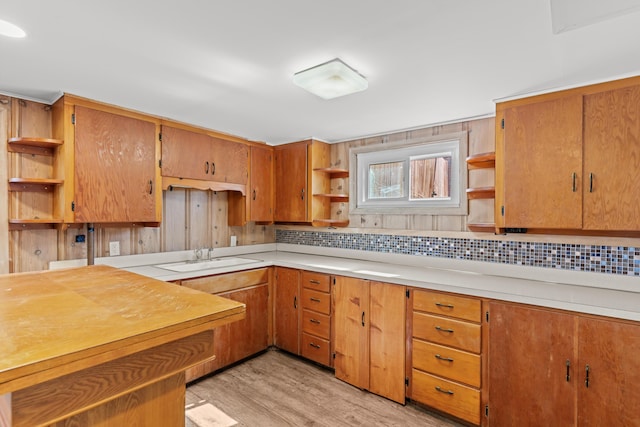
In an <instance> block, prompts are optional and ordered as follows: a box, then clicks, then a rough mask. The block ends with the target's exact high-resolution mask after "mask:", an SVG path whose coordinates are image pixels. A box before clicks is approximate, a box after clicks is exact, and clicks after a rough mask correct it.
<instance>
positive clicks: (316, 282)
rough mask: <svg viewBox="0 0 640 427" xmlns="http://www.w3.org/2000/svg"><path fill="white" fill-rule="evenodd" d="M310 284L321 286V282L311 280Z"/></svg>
mask: <svg viewBox="0 0 640 427" xmlns="http://www.w3.org/2000/svg"><path fill="white" fill-rule="evenodd" d="M309 283H313V284H314V285H319V284H320V281H319V280H309Z"/></svg>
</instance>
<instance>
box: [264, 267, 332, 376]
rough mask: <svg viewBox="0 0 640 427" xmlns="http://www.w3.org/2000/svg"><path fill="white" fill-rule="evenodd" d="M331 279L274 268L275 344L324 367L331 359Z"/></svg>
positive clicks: (283, 268)
mask: <svg viewBox="0 0 640 427" xmlns="http://www.w3.org/2000/svg"><path fill="white" fill-rule="evenodd" d="M331 279H332V276H330V275H328V274H323V273H314V272H311V271H303V270H296V269H292V268H285V267H277V268H276V286H275V290H276V297H275V310H274V312H275V345H276V347H278V348H281V349H283V350H286V351H288V352H290V353H293V354H297V355H300V356H302V357H305V358H307V359H310V360H313V361H314V362H317V363H320V364H322V365H325V366H329V367H330V366H333V358H332V357H331V335H332V333H331V330H332V328H331V316H332V309H331V287H330V281H331Z"/></svg>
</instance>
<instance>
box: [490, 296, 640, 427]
mask: <svg viewBox="0 0 640 427" xmlns="http://www.w3.org/2000/svg"><path fill="white" fill-rule="evenodd" d="M489 312H490V318H491V330H490V338H489V366H490V368H489V385H490V389H489V390H490V391H489V406H488V420H489V425H491V426H504V425H518V426H539V425H553V426H640V415H639V414H640V398H639V396H640V358H638V357H637V355H638V354H639V352H640V325H638V323H637V322H629V321H622V320H614V319H609V318H602V317H596V316H588V315H582V314H573V313H567V312H562V311H559V310H551V309H543V308H537V307H531V306H524V305H519V304H510V303H501V302H492V303H491V304H490V306H489Z"/></svg>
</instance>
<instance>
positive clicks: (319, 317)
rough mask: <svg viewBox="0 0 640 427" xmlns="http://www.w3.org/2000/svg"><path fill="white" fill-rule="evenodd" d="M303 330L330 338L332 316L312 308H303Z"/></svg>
mask: <svg viewBox="0 0 640 427" xmlns="http://www.w3.org/2000/svg"><path fill="white" fill-rule="evenodd" d="M302 332H306V333H308V334H311V335H315V336H317V337H320V338H324V339H327V340H328V339H329V336H330V334H331V317H329V316H328V315H326V314H320V313H317V312H315V311H311V310H302Z"/></svg>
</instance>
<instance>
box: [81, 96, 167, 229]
mask: <svg viewBox="0 0 640 427" xmlns="http://www.w3.org/2000/svg"><path fill="white" fill-rule="evenodd" d="M156 141H157V136H156V125H155V123H153V122H151V121H145V120H141V119H136V118H133V117H126V116H121V115H118V114H112V113H108V112H105V111H99V110H94V109H91V108H87V107H83V106H76V107H75V144H74V147H75V161H74V168H75V198H74V202H75V203H74V205H75V206H74V213H75V222H133V221H143V222H157V221H159V220H160V215H161V213H160V212H158V209H157V208H156V206H157V205H158V203H157V199H158V198H161V194H162V191H161V189H160V188H159V186H158V182H157V180H156V167H157V166H156V165H157V162H156Z"/></svg>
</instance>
